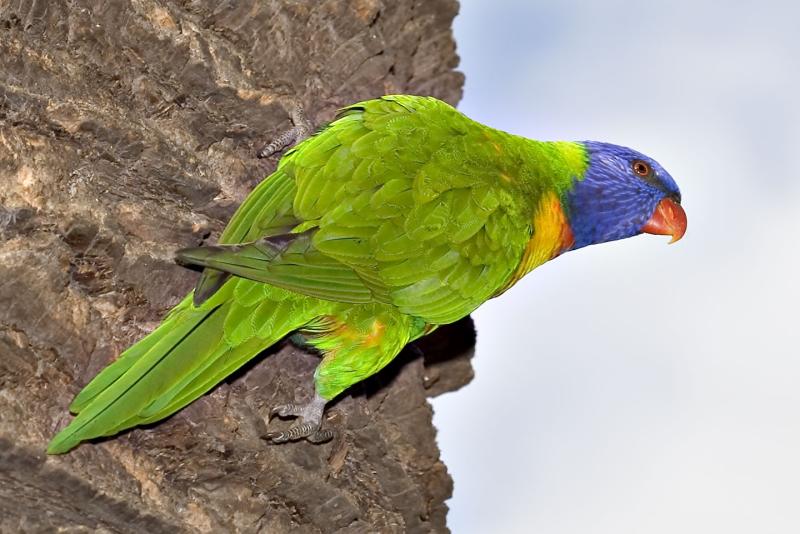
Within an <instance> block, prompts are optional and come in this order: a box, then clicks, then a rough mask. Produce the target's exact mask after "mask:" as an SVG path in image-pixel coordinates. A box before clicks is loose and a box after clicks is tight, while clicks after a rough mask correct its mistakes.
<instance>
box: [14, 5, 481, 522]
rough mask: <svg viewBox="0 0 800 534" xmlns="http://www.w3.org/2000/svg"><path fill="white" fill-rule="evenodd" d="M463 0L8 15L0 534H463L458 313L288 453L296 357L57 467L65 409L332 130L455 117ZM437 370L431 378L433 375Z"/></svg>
mask: <svg viewBox="0 0 800 534" xmlns="http://www.w3.org/2000/svg"><path fill="white" fill-rule="evenodd" d="M456 10H457V3H456V1H455V0H392V1H389V0H384V1H381V0H353V1H351V2H345V1H335V0H329V1H323V2H319V1H317V0H284V1H279V0H266V1H263V2H261V1H255V0H243V1H236V2H234V1H223V2H213V1H205V0H203V1H201V0H194V1H192V0H186V1H179V0H133V1H131V2H123V1H106V2H103V1H99V0H97V1H90V0H71V1H66V0H60V1H52V2H47V1H44V0H17V1H14V0H12V1H5V2H0V530H2V531H3V532H16V531H25V532H29V531H51V530H53V529H54V528H55V527H62V528H64V529H65V530H66V531H68V532H86V531H96V530H100V531H107V532H137V533H140V532H148V533H155V532H162V531H163V532H176V531H188V532H232V531H236V532H270V533H272V532H288V531H300V532H376V531H378V532H429V531H437V532H442V531H446V530H447V528H446V526H445V514H446V511H447V507H446V505H445V504H444V500H445V499H446V498H447V497H448V496H449V495H450V492H451V489H452V483H451V480H450V478H449V476H448V474H447V471H446V468H445V466H444V465H443V464H442V463H441V461H440V460H439V451H438V449H437V447H436V443H435V430H434V428H433V426H432V424H431V415H432V412H431V408H430V406H429V405H428V403H427V401H426V397H427V396H430V395H431V394H436V393H440V392H442V391H445V390H451V389H455V388H458V387H460V386H461V385H463V384H464V383H466V382H467V381H468V380H469V379H470V377H471V368H470V366H469V357H470V354H471V341H472V340H473V339H474V338H473V337H472V336H473V333H472V331H471V323H470V322H469V321H463V322H462V323H460V324H457V325H454V326H453V327H452V328H450V329H447V330H443V331H440V332H439V335H438V337H436V338H431V339H426V340H423V341H424V343H426V345H425V346H424V348H423V352H424V354H425V357H420V356H418V355H417V354H416V353H414V352H413V351H407V352H406V353H405V354H404V355H402V356H401V357H400V358H398V360H397V361H396V362H394V363H393V364H392V365H391V366H390V368H388V369H386V370H385V371H383V372H381V373H380V374H379V375H378V376H376V377H374V378H373V379H372V380H369V381H367V382H366V383H365V384H363V385H360V386H356V387H354V388H353V391H351V392H349V395H347V396H345V397H344V398H343V399H342V400H341V401H340V402H338V403H337V404H336V405H335V406H333V407H332V409H330V410H329V419H328V422H327V425H328V426H329V427H332V428H334V429H336V430H338V434H337V438H336V439H335V440H333V441H332V442H330V443H328V444H324V445H319V446H315V445H311V444H309V443H306V442H300V443H295V444H288V445H280V446H274V445H270V444H268V443H267V442H266V441H265V440H263V439H262V438H261V436H262V435H263V434H264V433H265V423H264V420H263V416H264V414H265V413H266V412H267V410H268V407H269V406H272V405H274V404H276V403H279V402H285V401H287V400H292V399H294V398H295V397H298V398H302V397H303V396H307V395H310V392H311V387H312V377H311V374H312V372H313V369H314V367H315V365H316V358H315V357H313V356H310V355H306V354H303V353H301V352H300V351H299V350H297V349H295V348H293V347H291V346H289V345H283V346H281V347H278V348H276V349H275V350H272V351H270V353H269V354H266V355H264V356H263V357H259V358H257V359H256V361H254V362H253V363H252V364H250V365H248V366H247V368H246V369H244V370H242V371H240V372H238V373H237V374H236V376H234V377H232V378H231V379H230V380H228V381H227V382H226V383H224V384H222V385H221V386H220V387H218V388H216V389H215V390H214V391H213V392H212V393H211V394H209V395H206V396H205V397H203V398H202V399H200V400H198V401H196V402H195V403H193V404H192V405H190V406H189V407H188V408H186V409H184V410H183V411H182V412H180V413H179V414H177V415H175V416H173V417H172V418H170V419H168V420H167V421H164V422H162V423H159V424H157V425H154V426H152V427H150V428H147V429H136V430H133V431H131V432H128V433H126V434H123V435H122V436H118V437H116V438H112V439H108V440H104V441H99V442H96V443H91V444H84V445H82V446H80V447H79V448H77V449H75V450H74V451H73V452H72V453H70V454H67V455H63V456H58V457H46V456H45V455H44V448H45V445H46V443H47V441H48V440H49V438H50V437H51V436H52V435H53V433H54V432H55V431H56V430H57V429H59V428H61V427H62V426H64V424H66V422H67V418H68V416H67V406H68V404H69V402H70V400H71V398H72V396H73V395H74V394H75V393H76V392H77V391H78V390H79V389H80V387H81V386H83V385H84V384H86V382H87V381H88V380H89V379H90V378H91V377H92V376H94V374H95V373H97V372H98V371H99V370H100V369H101V368H102V367H104V366H105V365H106V364H108V363H109V362H110V361H112V360H113V358H115V357H116V355H117V354H119V352H121V350H123V349H124V348H125V347H127V346H129V345H130V344H132V343H133V342H135V341H136V340H138V339H139V338H141V337H142V336H143V335H144V334H145V333H147V332H149V331H150V330H151V329H152V328H153V327H154V326H155V325H156V324H157V323H158V321H159V320H160V318H161V317H162V316H163V315H164V313H165V312H166V311H167V310H168V309H169V308H170V307H171V306H173V305H174V304H176V303H177V302H178V301H179V299H180V298H181V297H182V296H183V295H184V294H185V293H186V292H187V291H189V290H190V289H191V287H192V286H193V284H194V282H195V281H196V274H195V273H193V272H190V271H187V270H185V269H182V268H180V267H178V266H176V265H174V264H173V262H172V254H173V252H174V250H176V249H178V248H182V247H188V246H197V245H199V244H201V243H204V242H206V241H211V242H213V241H214V240H215V239H216V237H217V236H218V235H219V232H220V231H221V229H222V228H223V226H224V224H225V222H226V221H227V219H228V218H229V217H230V216H231V214H232V213H233V210H234V209H235V207H236V206H237V205H238V204H239V202H241V201H242V199H243V198H244V197H245V195H246V194H247V192H248V191H250V190H251V189H252V187H253V186H254V185H255V184H256V183H258V181H259V180H261V179H262V178H263V177H264V176H266V175H267V174H269V173H270V172H271V170H272V169H273V168H274V166H275V163H276V159H275V158H272V159H270V160H266V161H262V160H257V159H255V158H254V154H255V152H256V150H257V149H258V148H259V147H260V145H261V144H262V143H263V142H265V141H268V140H269V139H270V138H271V137H273V136H275V135H277V133H278V132H280V131H282V130H284V129H286V128H288V127H289V126H290V123H289V119H288V113H287V111H288V110H290V109H291V107H292V106H293V105H294V104H295V103H301V104H303V106H304V107H305V109H306V112H307V114H308V115H309V118H310V119H311V120H312V121H314V122H315V123H316V124H322V123H323V122H324V121H326V120H330V119H331V117H332V116H333V113H334V111H335V110H336V109H337V108H338V107H340V106H342V105H345V104H348V103H351V102H354V101H357V100H361V99H365V98H370V97H375V96H379V95H382V94H386V93H416V94H429V95H433V96H436V97H438V98H441V99H443V100H446V101H449V102H451V103H453V104H455V103H456V102H457V100H458V99H459V97H460V91H461V84H462V81H463V77H462V75H461V74H460V73H458V72H456V71H455V70H453V69H454V68H455V66H456V64H457V62H458V58H457V56H456V55H455V46H454V43H453V38H452V34H451V29H450V23H451V21H452V18H453V16H454V15H455V13H456ZM437 378H438V380H437Z"/></svg>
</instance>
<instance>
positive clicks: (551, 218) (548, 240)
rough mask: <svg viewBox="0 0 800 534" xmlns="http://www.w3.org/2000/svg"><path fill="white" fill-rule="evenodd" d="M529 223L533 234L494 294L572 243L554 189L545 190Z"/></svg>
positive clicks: (566, 222)
mask: <svg viewBox="0 0 800 534" xmlns="http://www.w3.org/2000/svg"><path fill="white" fill-rule="evenodd" d="M531 225H532V226H533V235H532V236H531V239H530V241H528V244H527V245H526V246H525V251H524V252H523V253H522V261H520V263H519V265H518V266H517V269H516V270H515V271H514V274H512V275H511V278H509V280H508V282H506V285H505V286H503V289H502V290H500V292H499V293H498V294H500V293H502V292H503V291H505V290H507V289H508V288H509V287H511V286H513V285H514V284H516V283H517V282H519V280H520V279H521V278H522V277H523V276H525V275H526V274H528V273H529V272H531V271H532V270H534V269H535V268H536V267H538V266H540V265H541V264H543V263H545V262H546V261H549V260H552V259H553V258H555V257H556V256H558V255H559V254H561V253H562V252H564V251H566V250H568V249H569V248H570V247H571V246H572V245H573V243H574V238H573V236H572V228H570V226H569V222H568V221H567V217H566V215H564V211H563V210H562V209H561V202H559V200H558V197H557V196H556V195H555V193H547V194H546V195H545V196H544V198H542V200H541V202H540V203H539V207H538V208H537V209H536V212H535V213H534V215H533V220H532V221H531Z"/></svg>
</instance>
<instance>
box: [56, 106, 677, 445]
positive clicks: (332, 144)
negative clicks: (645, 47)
mask: <svg viewBox="0 0 800 534" xmlns="http://www.w3.org/2000/svg"><path fill="white" fill-rule="evenodd" d="M286 139H287V137H286V136H283V137H282V138H281V142H284V141H285V140H286ZM273 148H274V147H273ZM686 226H687V219H686V213H685V211H684V210H683V208H682V206H681V193H680V190H679V188H678V186H677V184H676V183H675V181H674V180H673V178H672V177H671V176H670V174H669V173H668V172H667V171H666V170H665V169H664V168H663V167H662V166H661V165H660V164H659V163H658V162H656V161H655V160H654V159H652V158H650V157H648V156H646V155H644V154H642V153H640V152H637V151H635V150H633V149H630V148H626V147H623V146H619V145H614V144H610V143H605V142H597V141H538V140H533V139H528V138H525V137H521V136H517V135H513V134H510V133H506V132H503V131H501V130H498V129H494V128H492V127H489V126H486V125H483V124H481V123H478V122H476V121H474V120H472V119H470V118H468V117H467V116H465V115H464V114H462V113H461V112H459V111H458V110H456V109H455V108H454V107H452V106H450V105H449V104H447V103H445V102H443V101H441V100H438V99H436V98H433V97H428V96H413V95H387V96H383V97H380V98H376V99H372V100H366V101H363V102H358V103H355V104H352V105H349V106H347V107H344V108H343V109H341V110H339V112H338V114H337V115H336V117H335V118H334V120H333V121H332V122H330V123H329V124H328V125H326V126H324V127H322V128H321V129H319V131H317V132H316V133H314V134H313V135H310V136H308V137H307V138H305V139H303V140H300V141H299V142H298V143H297V144H295V145H294V146H293V147H292V148H290V149H289V150H287V151H286V152H285V153H284V154H283V156H282V157H281V158H280V160H279V162H278V165H277V168H276V170H275V171H274V172H273V173H272V174H271V175H269V176H267V177H266V178H265V179H264V180H263V181H261V182H260V183H259V184H258V185H257V186H256V187H255V188H254V189H253V191H252V192H251V193H250V194H249V195H248V196H247V198H246V199H245V200H244V202H243V203H242V204H241V205H240V206H239V208H238V209H237V211H236V212H235V213H234V215H233V217H232V218H231V220H230V221H229V223H228V225H227V226H226V227H225V229H224V231H223V232H222V234H221V235H220V237H219V239H218V243H217V244H216V245H213V246H202V247H193V248H187V249H182V250H179V251H177V252H176V259H177V261H178V262H179V263H180V264H182V265H185V266H189V267H192V268H195V269H197V270H201V271H202V274H201V275H200V278H199V280H198V282H197V285H196V287H195V288H194V290H193V291H191V292H190V293H189V294H188V295H187V296H186V297H185V298H184V299H183V300H182V301H181V302H180V303H179V304H178V305H177V306H175V307H174V308H173V309H172V310H171V311H169V312H168V313H167V315H166V316H165V318H164V319H163V321H162V322H161V324H160V325H159V326H158V327H157V328H156V329H155V330H153V331H152V332H151V333H150V334H148V335H147V336H146V337H144V338H143V339H141V340H140V341H139V342H137V343H135V344H134V345H132V346H131V347H130V348H128V349H127V350H125V351H124V352H122V354H121V355H120V356H119V357H118V358H117V359H116V360H115V361H114V362H112V363H111V364H110V365H108V366H107V367H106V368H105V369H103V370H102V371H101V372H100V373H99V374H97V376H95V378H94V379H92V380H91V381H90V382H89V383H88V385H86V386H85V387H84V388H83V389H82V390H81V391H80V392H79V393H78V394H77V396H76V397H75V398H74V400H73V401H72V403H71V405H70V406H69V410H70V412H72V413H73V414H76V417H75V418H74V419H72V421H71V422H70V423H69V424H68V426H66V427H65V428H64V429H63V430H61V431H60V432H58V434H57V435H56V436H55V437H54V438H53V439H52V441H51V442H50V444H49V446H48V449H47V452H48V453H50V454H60V453H65V452H67V451H69V450H70V449H72V448H74V447H76V446H77V445H78V444H80V443H81V442H83V441H86V440H90V439H93V438H98V437H102V436H111V435H114V434H117V433H119V432H121V431H123V430H125V429H129V428H132V427H135V426H140V425H145V424H150V423H154V422H156V421H159V420H161V419H164V418H166V417H167V416H169V415H171V414H173V413H175V412H177V411H178V410H180V409H181V408H183V407H185V406H186V405H188V404H189V403H191V402H192V401H194V400H196V399H197V398H199V397H201V396H202V395H204V394H205V393H207V392H208V391H210V390H211V389H213V388H214V387H215V386H216V385H217V384H219V383H220V382H221V381H222V380H224V379H225V378H226V377H227V376H229V375H230V374H231V373H233V372H234V371H236V370H237V369H239V368H240V367H241V366H242V365H244V364H245V363H246V362H248V361H249V360H251V359H252V358H253V357H255V356H256V355H258V354H259V353H261V352H263V351H264V350H265V349H267V348H269V347H270V346H272V345H274V344H276V343H278V342H280V341H282V340H284V339H285V338H287V337H288V336H294V337H293V339H299V340H301V341H302V343H304V344H306V345H307V346H308V347H310V348H311V349H313V350H315V351H317V352H318V353H319V354H320V356H321V360H320V362H319V364H318V366H317V367H316V370H315V371H314V376H313V381H314V396H313V399H311V400H310V401H308V402H305V403H294V402H289V403H286V404H281V405H278V406H275V407H274V408H273V409H272V410H271V413H270V416H276V415H277V416H279V417H282V418H293V419H294V421H293V423H292V425H291V426H290V427H289V428H288V429H286V430H284V431H281V432H271V433H270V434H269V435H268V438H269V439H271V440H272V441H274V442H275V443H284V442H292V441H298V440H302V439H307V440H308V441H311V442H314V443H319V442H324V441H327V440H329V439H331V437H332V435H333V433H332V432H331V431H330V430H328V429H324V428H322V419H323V413H324V410H325V407H326V405H327V404H328V403H329V402H330V401H332V400H333V399H335V398H336V397H338V396H339V395H341V394H342V393H343V392H344V391H346V390H347V389H348V388H349V387H350V386H352V385H354V384H356V383H358V382H360V381H362V380H364V379H365V378H367V377H369V376H371V375H373V374H375V373H377V372H378V371H380V370H381V369H382V368H383V367H385V366H386V365H387V364H388V363H389V362H391V361H392V359H393V358H395V357H396V356H397V355H398V354H399V353H400V351H401V350H402V349H403V348H404V347H405V346H406V345H408V344H409V343H411V342H413V341H414V340H417V339H419V338H421V337H423V336H425V335H427V334H429V333H430V332H432V331H433V330H435V329H436V328H437V327H439V326H441V325H446V324H449V323H453V322H455V321H457V320H459V319H461V318H463V317H465V316H467V315H468V314H470V313H471V312H473V311H474V310H475V309H476V308H478V307H479V306H480V305H481V304H483V303H484V302H486V301H487V300H489V299H492V298H495V297H498V296H500V295H501V294H503V293H504V292H505V291H507V290H508V289H509V288H511V287H512V286H513V285H514V284H516V283H517V282H518V281H519V280H520V279H521V278H522V277H523V276H525V275H526V274H528V273H529V272H531V271H532V270H533V269H535V268H536V267H538V266H540V265H542V264H543V263H545V262H547V261H549V260H552V259H554V258H556V257H558V256H559V255H561V254H563V253H565V252H567V251H573V250H578V249H581V248H583V247H586V246H588V245H593V244H599V243H605V242H609V241H614V240H619V239H624V238H628V237H632V236H635V235H638V234H642V233H647V234H654V235H665V236H669V237H671V241H670V242H674V241H677V240H679V239H681V237H683V235H684V233H685V232H686Z"/></svg>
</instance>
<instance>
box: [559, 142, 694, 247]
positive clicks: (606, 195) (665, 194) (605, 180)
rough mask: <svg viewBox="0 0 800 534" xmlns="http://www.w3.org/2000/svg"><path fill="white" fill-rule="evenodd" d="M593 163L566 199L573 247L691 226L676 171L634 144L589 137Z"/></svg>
mask: <svg viewBox="0 0 800 534" xmlns="http://www.w3.org/2000/svg"><path fill="white" fill-rule="evenodd" d="M583 145H584V146H585V148H586V152H587V156H588V162H589V165H588V167H587V168H586V172H585V174H584V177H583V179H579V180H578V181H576V183H575V184H574V187H573V189H572V190H571V191H570V192H569V194H568V195H567V198H566V202H565V203H564V204H565V205H566V208H567V209H566V211H567V216H568V219H569V224H570V226H571V229H572V234H573V237H574V245H573V246H572V248H573V249H576V248H580V247H585V246H586V245H593V244H595V243H604V242H606V241H614V240H616V239H624V238H626V237H632V236H634V235H637V234H640V233H643V232H645V233H650V234H659V235H671V236H672V241H671V242H674V241H677V240H678V239H680V238H681V237H682V236H683V234H684V232H685V231H686V213H685V212H684V211H683V208H681V204H680V203H681V193H680V191H679V190H678V185H677V184H676V183H675V180H673V179H672V176H670V175H669V173H668V172H667V171H666V170H664V168H663V167H662V166H661V165H659V164H658V162H656V161H655V160H653V159H652V158H649V157H647V156H645V155H644V154H641V153H640V152H637V151H635V150H631V149H630V148H626V147H622V146H617V145H611V144H608V143H598V142H595V141H585V142H584V143H583Z"/></svg>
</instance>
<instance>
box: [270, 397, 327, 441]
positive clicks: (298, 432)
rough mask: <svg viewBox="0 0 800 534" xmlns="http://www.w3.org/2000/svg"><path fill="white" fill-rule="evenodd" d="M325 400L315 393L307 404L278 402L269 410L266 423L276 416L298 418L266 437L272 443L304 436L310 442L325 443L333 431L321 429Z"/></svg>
mask: <svg viewBox="0 0 800 534" xmlns="http://www.w3.org/2000/svg"><path fill="white" fill-rule="evenodd" d="M326 402H327V401H326V400H325V399H323V398H322V397H320V396H319V395H316V396H315V397H314V399H313V400H312V401H311V402H309V403H308V404H293V403H292V404H279V405H278V406H275V407H274V408H272V410H270V412H269V419H268V421H267V422H268V423H269V422H270V421H272V419H273V418H274V417H275V416H277V417H297V418H298V420H297V421H295V423H294V424H293V425H292V426H290V427H289V428H288V429H287V430H283V431H280V432H268V433H267V435H266V436H264V437H265V438H266V439H269V440H271V441H272V442H273V443H286V442H287V441H297V440H299V439H303V438H306V439H308V441H310V442H311V443H325V442H326V441H330V440H331V439H333V436H334V433H333V432H332V431H330V430H322V429H321V428H320V427H321V426H322V413H323V411H324V410H325V403H326Z"/></svg>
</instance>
